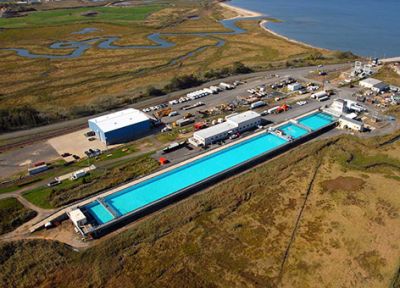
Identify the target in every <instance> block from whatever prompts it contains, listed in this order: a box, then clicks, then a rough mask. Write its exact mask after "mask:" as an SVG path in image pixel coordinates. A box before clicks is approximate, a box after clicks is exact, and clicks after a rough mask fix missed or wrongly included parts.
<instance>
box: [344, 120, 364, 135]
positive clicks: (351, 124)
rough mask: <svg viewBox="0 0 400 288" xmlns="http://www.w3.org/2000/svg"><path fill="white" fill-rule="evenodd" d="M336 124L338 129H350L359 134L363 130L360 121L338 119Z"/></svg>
mask: <svg viewBox="0 0 400 288" xmlns="http://www.w3.org/2000/svg"><path fill="white" fill-rule="evenodd" d="M338 122H339V128H342V129H351V130H355V131H359V132H361V131H363V130H364V124H363V123H362V122H361V121H358V120H355V119H350V118H347V117H340V118H339V121H338Z"/></svg>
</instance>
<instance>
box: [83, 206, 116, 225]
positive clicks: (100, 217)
mask: <svg viewBox="0 0 400 288" xmlns="http://www.w3.org/2000/svg"><path fill="white" fill-rule="evenodd" d="M86 209H87V210H88V211H89V213H90V214H91V215H92V216H93V217H94V218H95V219H96V221H97V222H98V223H99V224H104V223H107V222H108V221H111V220H112V219H113V218H114V217H113V215H112V214H111V213H110V212H108V211H107V209H106V208H104V207H103V205H101V204H100V203H99V202H92V203H90V204H89V205H87V206H86Z"/></svg>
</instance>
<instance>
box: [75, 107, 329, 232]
mask: <svg viewBox="0 0 400 288" xmlns="http://www.w3.org/2000/svg"><path fill="white" fill-rule="evenodd" d="M335 120H336V119H335V118H334V117H333V116H330V115H328V114H326V113H322V112H317V113H313V114H310V115H307V116H305V117H302V118H299V119H298V120H297V123H299V124H300V125H297V124H294V123H287V124H285V125H283V126H281V127H278V129H280V130H281V131H283V132H284V133H285V134H286V135H290V136H292V137H293V139H297V138H301V137H303V136H306V135H308V134H310V133H312V132H310V131H309V130H307V129H306V128H305V127H309V128H310V129H311V130H312V131H317V130H319V129H322V128H324V127H326V126H328V125H329V124H332V123H333V122H334V121H335ZM288 143H289V140H286V139H285V137H280V136H278V135H277V134H275V133H273V132H271V133H262V134H260V135H257V136H255V137H252V138H250V139H247V140H245V141H242V142H240V143H237V144H235V145H232V146H230V147H226V148H224V149H221V150H220V151H218V152H214V153H210V154H209V155H207V156H204V157H202V158H200V159H197V160H194V161H192V162H189V163H187V164H184V165H182V166H180V167H177V168H174V169H172V170H170V171H167V172H164V173H161V174H159V175H157V176H154V177H152V178H150V179H147V180H144V181H142V182H140V183H137V184H133V185H131V186H129V187H128V188H125V189H122V190H120V191H117V192H115V193H113V194H110V195H108V196H106V197H104V198H101V199H97V200H94V201H93V202H90V203H89V204H86V205H85V206H83V207H82V208H83V210H84V211H85V213H87V214H90V215H91V216H92V218H93V219H95V221H96V222H97V224H96V226H99V225H100V226H101V225H103V224H107V223H109V222H111V221H112V220H114V219H115V218H116V217H117V218H120V217H121V216H122V217H123V216H125V215H127V214H129V213H131V212H137V211H140V210H141V209H142V208H144V207H148V206H150V205H152V204H154V203H156V202H158V201H160V200H163V199H166V198H168V197H169V196H171V195H174V194H175V193H178V192H181V191H184V190H185V189H187V188H189V187H192V186H194V185H197V184H199V183H201V182H202V181H205V180H207V179H210V178H211V177H213V176H216V175H219V174H220V173H222V172H225V171H227V170H229V169H231V168H234V167H237V166H239V165H241V164H244V163H246V162H247V161H249V160H252V159H256V158H257V157H260V156H261V155H264V154H267V153H269V152H272V151H274V150H275V149H277V148H280V147H283V146H285V145H286V144H288Z"/></svg>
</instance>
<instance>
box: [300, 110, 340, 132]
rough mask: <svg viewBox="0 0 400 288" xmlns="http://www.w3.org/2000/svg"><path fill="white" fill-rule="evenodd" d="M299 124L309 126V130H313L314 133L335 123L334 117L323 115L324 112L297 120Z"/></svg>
mask: <svg viewBox="0 0 400 288" xmlns="http://www.w3.org/2000/svg"><path fill="white" fill-rule="evenodd" d="M297 121H298V123H300V124H301V125H304V126H307V127H309V128H311V129H312V130H313V131H316V130H319V129H321V128H323V127H325V126H327V125H329V124H331V123H332V122H334V121H335V119H334V117H333V116H331V115H329V114H326V113H323V112H318V113H314V114H311V115H308V116H305V117H303V118H300V119H298V120H297Z"/></svg>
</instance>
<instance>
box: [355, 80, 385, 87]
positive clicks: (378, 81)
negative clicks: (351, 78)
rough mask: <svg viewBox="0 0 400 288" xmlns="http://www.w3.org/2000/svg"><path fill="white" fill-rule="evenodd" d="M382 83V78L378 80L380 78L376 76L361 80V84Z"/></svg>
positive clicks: (373, 84) (372, 84)
mask: <svg viewBox="0 0 400 288" xmlns="http://www.w3.org/2000/svg"><path fill="white" fill-rule="evenodd" d="M381 83H382V81H381V80H378V79H375V78H368V79H365V80H361V81H360V84H363V85H371V86H375V85H379V84H381Z"/></svg>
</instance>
